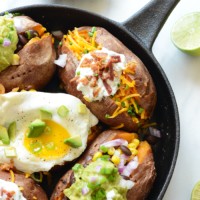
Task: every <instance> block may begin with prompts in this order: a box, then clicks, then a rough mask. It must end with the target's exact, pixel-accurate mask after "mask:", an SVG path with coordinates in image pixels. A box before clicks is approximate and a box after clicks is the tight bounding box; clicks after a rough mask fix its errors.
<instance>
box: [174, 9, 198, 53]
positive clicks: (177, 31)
mask: <svg viewBox="0 0 200 200" xmlns="http://www.w3.org/2000/svg"><path fill="white" fill-rule="evenodd" d="M171 40H172V42H173V43H174V45H175V46H176V47H177V48H178V49H180V50H181V51H183V52H185V53H187V54H190V55H194V56H199V55H200V12H193V13H190V14H187V15H184V16H183V17H181V18H180V19H179V20H178V21H177V22H176V23H175V24H174V26H173V27H172V30H171Z"/></svg>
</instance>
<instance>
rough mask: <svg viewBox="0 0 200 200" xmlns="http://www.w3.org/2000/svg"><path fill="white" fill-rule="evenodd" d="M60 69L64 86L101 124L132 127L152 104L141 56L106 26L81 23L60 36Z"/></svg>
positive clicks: (152, 88)
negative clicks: (64, 56) (134, 52)
mask: <svg viewBox="0 0 200 200" xmlns="http://www.w3.org/2000/svg"><path fill="white" fill-rule="evenodd" d="M60 55H61V56H63V55H67V60H66V65H65V67H64V69H61V70H60V78H61V80H62V83H63V85H64V88H65V90H66V91H67V92H68V93H70V94H72V95H74V96H76V97H78V98H80V99H81V100H82V101H83V102H84V103H85V104H86V105H87V106H88V108H89V109H90V110H91V111H92V113H93V114H94V115H95V116H97V118H98V119H99V120H101V121H102V122H104V123H105V124H107V125H109V126H111V127H114V128H122V129H124V130H127V131H135V130H137V129H138V127H140V125H141V124H143V123H144V122H145V121H147V120H148V119H149V118H150V117H151V116H152V113H153V110H154V107H155V104H156V89H155V86H154V83H153V80H152V78H151V76H150V74H149V72H148V71H147V69H146V68H145V66H144V64H143V63H142V62H141V60H140V59H139V58H138V57H137V56H136V55H134V54H133V53H132V52H131V51H130V50H129V49H128V48H127V47H125V46H124V44H122V43H121V42H120V41H119V40H118V39H117V38H115V37H114V36H113V35H111V34H110V33H109V32H108V31H107V30H105V29H103V28H100V27H97V28H95V27H93V28H92V27H81V28H75V29H74V30H73V31H69V33H68V34H67V35H65V36H64V37H63V40H62V43H61V47H60Z"/></svg>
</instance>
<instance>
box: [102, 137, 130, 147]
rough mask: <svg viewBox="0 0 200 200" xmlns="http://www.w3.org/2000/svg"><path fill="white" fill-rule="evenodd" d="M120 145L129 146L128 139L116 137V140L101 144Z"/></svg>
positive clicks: (108, 145) (106, 145)
mask: <svg viewBox="0 0 200 200" xmlns="http://www.w3.org/2000/svg"><path fill="white" fill-rule="evenodd" d="M120 145H125V146H127V145H128V142H127V141H126V140H123V139H115V140H111V141H108V142H105V143H103V144H102V145H101V146H105V147H116V146H120Z"/></svg>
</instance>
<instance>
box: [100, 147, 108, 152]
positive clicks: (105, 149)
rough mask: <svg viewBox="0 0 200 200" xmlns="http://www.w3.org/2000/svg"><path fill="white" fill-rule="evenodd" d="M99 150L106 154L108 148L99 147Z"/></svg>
mask: <svg viewBox="0 0 200 200" xmlns="http://www.w3.org/2000/svg"><path fill="white" fill-rule="evenodd" d="M100 150H101V151H102V152H103V153H107V152H108V147H105V146H100Z"/></svg>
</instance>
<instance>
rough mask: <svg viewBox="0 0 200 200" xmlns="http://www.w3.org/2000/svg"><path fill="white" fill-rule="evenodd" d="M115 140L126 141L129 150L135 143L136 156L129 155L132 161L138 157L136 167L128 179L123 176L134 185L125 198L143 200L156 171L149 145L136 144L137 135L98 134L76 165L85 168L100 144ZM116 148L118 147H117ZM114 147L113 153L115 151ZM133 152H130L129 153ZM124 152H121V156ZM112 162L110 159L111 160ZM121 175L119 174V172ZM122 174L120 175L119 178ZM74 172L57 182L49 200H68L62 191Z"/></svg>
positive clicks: (113, 132)
mask: <svg viewBox="0 0 200 200" xmlns="http://www.w3.org/2000/svg"><path fill="white" fill-rule="evenodd" d="M116 139H122V140H126V141H128V148H129V150H130V149H131V147H130V146H131V144H133V143H134V142H136V143H137V144H138V146H137V145H136V146H135V147H136V150H137V154H136V155H133V154H132V155H130V157H131V156H132V159H133V157H134V156H137V157H138V166H137V168H135V169H133V170H132V172H131V173H130V175H129V176H128V177H125V176H123V177H124V178H126V179H128V180H131V181H133V182H134V183H135V184H134V186H133V187H132V188H131V189H129V190H128V192H127V194H126V198H127V199H128V200H141V199H145V198H146V197H147V195H148V193H149V191H150V190H151V188H152V186H153V183H154V180H155V177H156V170H155V165H154V158H153V153H152V150H151V147H150V145H149V144H148V143H147V142H146V141H142V142H140V143H138V139H137V135H136V134H131V133H127V132H124V131H121V130H107V131H104V132H103V133H102V134H100V135H99V136H98V137H97V138H96V139H95V140H94V141H93V143H92V144H91V146H89V147H88V149H87V150H86V152H85V153H84V154H83V155H82V157H81V158H80V159H79V160H78V163H80V164H82V165H83V166H87V165H88V164H89V163H91V162H93V161H94V157H95V154H96V152H99V151H100V146H101V145H102V144H106V142H108V141H116ZM117 148H118V147H117ZM116 150H117V149H116V147H115V151H116ZM132 151H134V150H131V152H132ZM123 152H124V150H123V151H122V154H123ZM103 155H104V156H105V155H107V154H106V153H104V154H103ZM100 158H101V157H100ZM111 160H112V159H111ZM130 162H131V159H128V161H127V163H126V166H127V165H128V163H130ZM119 165H120V164H118V165H116V166H118V170H119V172H120V167H119ZM120 173H121V172H120ZM122 175H123V172H122V173H121V176H122ZM75 181H76V180H75V177H74V171H73V170H69V171H68V172H67V173H66V174H65V175H64V176H63V177H62V178H61V179H60V181H59V182H58V184H57V185H56V187H55V189H54V192H53V194H52V196H51V200H61V199H68V198H67V197H66V196H65V195H64V190H65V189H66V188H69V187H70V186H71V185H72V184H73V183H74V182H75Z"/></svg>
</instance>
